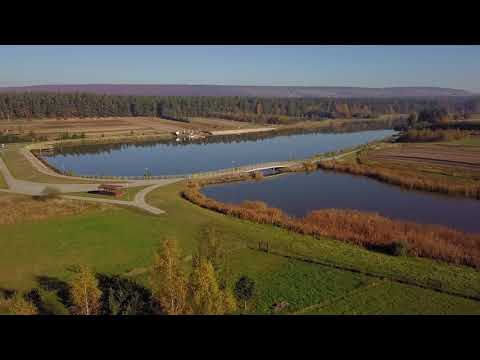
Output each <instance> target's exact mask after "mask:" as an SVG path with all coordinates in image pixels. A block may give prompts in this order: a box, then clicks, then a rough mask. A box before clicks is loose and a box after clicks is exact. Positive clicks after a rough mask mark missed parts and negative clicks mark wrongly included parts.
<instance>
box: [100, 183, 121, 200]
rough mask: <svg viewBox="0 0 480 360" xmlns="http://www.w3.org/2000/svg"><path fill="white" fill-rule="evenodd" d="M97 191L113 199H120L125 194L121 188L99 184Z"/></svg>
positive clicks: (119, 186)
mask: <svg viewBox="0 0 480 360" xmlns="http://www.w3.org/2000/svg"><path fill="white" fill-rule="evenodd" d="M98 191H99V192H101V193H102V194H105V195H113V196H115V197H120V196H122V195H123V194H124V193H125V190H124V188H123V186H121V185H115V184H100V185H99V186H98Z"/></svg>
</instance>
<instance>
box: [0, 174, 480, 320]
mask: <svg viewBox="0 0 480 360" xmlns="http://www.w3.org/2000/svg"><path fill="white" fill-rule="evenodd" d="M182 186H183V185H182V184H181V183H178V184H172V185H169V186H166V187H163V188H159V189H157V190H156V191H154V192H152V193H151V194H150V195H149V197H148V198H149V199H148V200H149V201H150V202H151V203H152V204H153V205H158V206H159V207H160V208H162V209H165V210H166V211H167V214H165V215H161V216H158V217H156V216H152V215H146V214H144V213H142V212H140V211H136V210H132V209H123V208H113V207H112V208H110V209H106V210H103V211H98V210H92V211H89V212H86V213H82V214H80V215H76V216H66V217H63V218H61V219H59V218H51V219H47V220H42V221H26V222H22V223H21V224H10V225H2V226H1V227H0V248H1V249H2V251H1V252H0V287H3V288H13V289H22V290H26V289H29V288H32V287H37V286H38V285H39V284H38V279H37V278H36V277H38V276H50V277H53V278H56V279H60V280H62V281H64V280H67V279H68V278H69V276H70V272H69V271H68V268H69V267H70V266H71V265H74V264H79V263H82V264H88V265H91V266H93V267H94V269H95V270H96V271H99V272H107V273H118V274H126V273H130V274H136V276H134V277H133V278H136V279H137V280H138V281H140V282H143V283H146V274H145V269H146V268H147V267H148V266H149V265H150V264H151V261H152V256H153V250H154V248H155V247H156V246H158V245H159V243H160V241H161V240H162V239H164V238H167V237H170V238H175V239H177V240H178V241H179V243H180V245H181V248H182V250H183V255H184V258H185V265H186V266H188V264H189V260H190V259H191V256H190V255H191V254H192V253H193V252H194V251H195V250H196V248H197V244H198V239H200V238H201V237H203V236H204V231H205V229H206V228H207V227H210V228H214V229H215V232H216V234H217V236H218V237H219V238H221V239H222V240H224V241H225V242H227V243H228V244H229V246H230V248H231V249H232V252H231V266H232V271H233V273H234V279H235V278H237V277H238V276H240V275H241V274H247V275H250V276H251V277H253V278H254V279H255V280H256V282H257V288H258V294H257V297H256V299H255V302H254V305H253V306H252V308H251V310H252V311H254V312H259V313H269V312H270V311H271V310H270V306H271V305H272V304H273V303H274V302H278V301H287V302H288V303H289V307H288V309H287V310H288V312H293V311H299V310H301V309H303V308H306V307H309V306H312V305H315V304H319V303H323V302H325V301H329V300H332V299H333V300H334V299H337V298H343V297H344V296H346V295H347V294H349V293H350V292H351V291H356V289H359V288H363V287H366V286H369V284H371V282H372V281H376V280H378V278H379V277H378V276H380V277H386V278H389V277H391V276H394V277H402V278H404V279H410V280H412V281H417V282H423V283H425V284H428V282H429V281H437V282H441V283H442V284H443V287H444V288H445V289H448V290H450V291H456V292H460V293H464V294H467V295H478V294H480V273H479V272H478V271H475V270H473V269H468V268H463V267H455V266H449V265H446V264H444V263H439V262H434V261H428V260H424V259H417V258H402V257H392V256H388V255H384V254H380V253H375V252H371V251H367V250H363V249H361V248H358V247H355V246H351V245H348V244H345V243H341V242H338V241H335V240H331V239H319V240H318V239H317V240H315V239H313V238H311V237H308V236H301V235H296V234H293V233H290V232H287V231H284V230H281V229H278V228H275V227H273V226H267V225H259V224H254V223H251V222H247V221H242V220H239V219H234V218H230V217H227V216H224V215H220V214H217V213H214V212H211V211H208V210H205V209H202V208H199V207H197V206H195V205H193V204H191V203H189V202H187V201H185V200H183V199H181V198H180V197H179V195H178V193H179V191H180V190H181V189H182ZM262 239H269V240H270V241H271V244H272V246H273V248H275V249H276V250H278V251H284V252H288V254H294V255H296V256H299V257H302V256H303V257H305V256H308V257H309V258H310V259H313V260H314V261H315V262H313V263H308V262H305V261H299V260H296V259H291V258H287V257H284V256H277V255H273V254H266V253H264V252H259V251H257V250H251V249H248V248H247V246H255V245H256V244H257V242H258V241H259V240H262ZM335 267H337V268H335ZM352 268H354V269H357V270H355V271H350V270H351V269H352ZM348 269H350V270H348ZM364 272H365V273H375V274H378V276H371V274H370V275H368V274H364ZM404 286H406V285H404ZM406 287H407V288H408V289H410V290H409V291H411V292H412V293H413V294H415V293H416V292H420V293H423V292H424V291H425V290H423V289H420V288H417V287H411V286H406ZM372 291H373V290H372ZM443 295H444V296H445V297H446V298H448V302H449V303H451V304H452V305H451V311H452V312H456V311H457V312H459V313H462V312H464V311H465V306H467V305H464V304H465V303H468V301H466V299H464V298H461V297H457V296H450V295H445V294H443ZM368 296H371V297H372V299H373V300H371V301H372V302H373V304H375V302H376V301H379V302H381V301H385V300H384V299H383V298H382V297H384V296H386V295H385V294H384V293H381V294H376V293H375V292H374V293H373V294H371V295H368ZM377 297H380V298H378V299H377ZM375 299H377V300H375ZM399 301H400V300H399ZM405 301H406V300H405ZM469 301H471V300H469ZM457 302H458V307H457V305H455V304H457ZM474 303H475V304H474V305H471V307H473V308H475V305H478V306H480V303H477V302H474ZM368 304H369V306H370V307H365V305H364V304H363V303H359V304H357V305H355V306H354V308H353V310H349V311H353V312H357V313H362V312H368V311H371V306H373V305H372V304H371V303H368ZM415 306H416V305H415V304H413V305H410V307H409V308H406V310H408V311H413V312H415V309H417V308H416V307H415ZM419 306H420V304H419ZM421 306H426V305H421ZM436 306H437V305H435V304H432V307H431V308H430V311H431V312H436V311H437V310H438V309H437V307H436ZM468 306H470V305H468ZM468 306H467V307H468ZM389 309H390V308H386V310H389ZM422 309H423V308H422V307H419V308H418V309H417V310H418V311H423V310H422ZM401 310H402V308H401V306H400V305H399V310H398V311H401ZM440 310H441V309H440ZM322 311H323V310H322ZM378 311H380V312H382V310H381V308H380V310H378ZM442 311H443V310H442ZM387 312H388V311H387Z"/></svg>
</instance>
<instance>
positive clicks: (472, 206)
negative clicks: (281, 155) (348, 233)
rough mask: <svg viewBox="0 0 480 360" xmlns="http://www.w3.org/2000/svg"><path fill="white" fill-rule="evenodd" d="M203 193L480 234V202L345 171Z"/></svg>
mask: <svg viewBox="0 0 480 360" xmlns="http://www.w3.org/2000/svg"><path fill="white" fill-rule="evenodd" d="M202 191H203V193H204V194H205V195H207V196H208V197H211V198H214V199H217V200H220V201H222V202H230V203H239V202H242V201H244V200H260V201H264V202H266V203H267V204H269V205H270V206H272V207H276V208H280V209H282V210H284V211H285V212H287V213H288V214H290V215H294V216H303V215H306V214H307V213H308V212H310V211H312V210H315V209H326V208H338V209H356V210H362V211H372V212H378V213H379V214H381V215H384V216H387V217H391V218H394V219H403V220H411V221H415V222H419V223H424V224H441V225H447V226H449V227H453V228H457V229H459V230H463V231H466V232H475V233H480V221H479V216H480V201H478V200H473V199H465V198H460V197H450V196H446V195H438V194H433V193H426V192H419V191H407V190H403V189H401V188H399V187H396V186H392V185H388V184H384V183H381V182H379V181H376V180H373V179H369V178H366V177H361V176H353V175H349V174H343V173H335V172H326V171H315V172H312V173H310V174H307V173H292V174H286V175H280V176H276V177H272V178H269V179H268V178H267V179H265V180H263V181H252V182H241V183H229V184H221V185H213V186H209V187H206V188H204V189H203V190H202Z"/></svg>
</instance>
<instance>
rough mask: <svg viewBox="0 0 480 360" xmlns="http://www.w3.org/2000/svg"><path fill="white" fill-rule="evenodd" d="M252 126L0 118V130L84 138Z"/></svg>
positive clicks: (200, 120) (218, 121)
mask: <svg viewBox="0 0 480 360" xmlns="http://www.w3.org/2000/svg"><path fill="white" fill-rule="evenodd" d="M240 127H241V128H244V127H255V125H253V124H249V123H245V122H238V121H231V120H224V119H211V120H210V119H208V120H206V119H203V118H192V119H191V121H190V123H185V122H180V121H173V120H166V119H161V118H157V117H144V116H143V117H142V116H139V117H105V118H71V119H35V120H12V121H8V120H3V121H1V122H0V132H2V131H7V130H8V131H10V132H13V133H17V134H25V135H26V134H28V133H30V132H31V131H33V132H34V133H35V134H36V135H41V136H46V137H48V138H49V139H54V138H56V137H58V136H59V135H61V134H63V133H65V132H69V133H70V134H81V133H84V134H85V136H86V137H87V138H90V137H99V136H102V135H104V136H125V135H153V134H161V133H172V132H174V131H177V130H181V129H185V130H197V131H200V130H229V129H237V128H240Z"/></svg>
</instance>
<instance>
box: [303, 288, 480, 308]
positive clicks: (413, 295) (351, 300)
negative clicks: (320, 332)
mask: <svg viewBox="0 0 480 360" xmlns="http://www.w3.org/2000/svg"><path fill="white" fill-rule="evenodd" d="M303 314H332V315H333V314H347V315H380V314H391V315H462V314H476V315H480V304H479V302H478V301H473V300H469V299H463V298H459V297H457V296H450V295H446V294H442V293H438V292H435V291H432V290H427V289H418V288H414V287H411V286H406V285H401V284H398V283H392V282H389V281H381V282H378V283H376V284H374V285H373V286H370V287H365V289H364V290H363V291H362V289H360V291H357V292H354V293H353V294H352V295H351V296H349V295H347V296H346V297H344V298H341V299H338V300H336V301H334V302H330V303H326V304H319V305H317V306H312V307H311V308H309V309H306V311H305V312H303Z"/></svg>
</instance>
